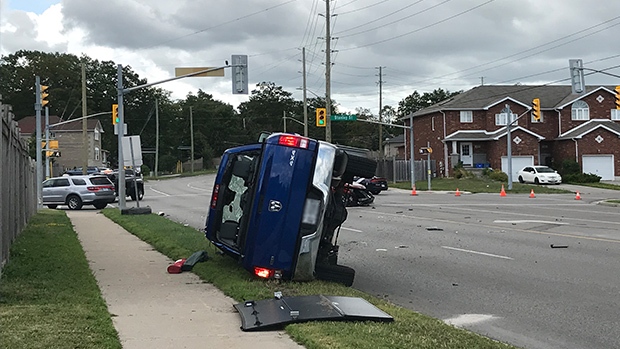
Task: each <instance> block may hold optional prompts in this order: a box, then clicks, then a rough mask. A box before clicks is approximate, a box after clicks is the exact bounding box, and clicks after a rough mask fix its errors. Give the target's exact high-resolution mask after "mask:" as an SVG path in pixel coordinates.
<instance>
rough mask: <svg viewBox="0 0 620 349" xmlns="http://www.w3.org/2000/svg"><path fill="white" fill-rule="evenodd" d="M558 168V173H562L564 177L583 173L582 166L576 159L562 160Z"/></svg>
mask: <svg viewBox="0 0 620 349" xmlns="http://www.w3.org/2000/svg"><path fill="white" fill-rule="evenodd" d="M557 170H558V173H559V174H560V175H562V178H564V176H568V175H571V174H579V173H581V168H580V167H579V164H578V163H577V161H575V160H564V161H562V163H561V164H560V167H559V168H558V169H557ZM581 183H585V182H581Z"/></svg>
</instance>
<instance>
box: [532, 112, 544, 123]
mask: <svg viewBox="0 0 620 349" xmlns="http://www.w3.org/2000/svg"><path fill="white" fill-rule="evenodd" d="M531 116H532V118H531V120H532V123H541V122H543V119H544V118H545V115H544V113H543V112H542V110H541V111H540V119H538V120H536V119H534V113H531Z"/></svg>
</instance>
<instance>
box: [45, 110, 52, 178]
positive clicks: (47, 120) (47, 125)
mask: <svg viewBox="0 0 620 349" xmlns="http://www.w3.org/2000/svg"><path fill="white" fill-rule="evenodd" d="M45 148H46V149H50V108H49V107H48V106H45ZM51 172H52V171H50V157H49V153H48V151H46V152H45V179H48V178H50V177H52V175H51Z"/></svg>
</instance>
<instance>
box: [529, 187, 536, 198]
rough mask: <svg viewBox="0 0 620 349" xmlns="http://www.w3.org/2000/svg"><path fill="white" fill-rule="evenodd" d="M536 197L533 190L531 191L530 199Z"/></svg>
mask: <svg viewBox="0 0 620 349" xmlns="http://www.w3.org/2000/svg"><path fill="white" fill-rule="evenodd" d="M535 197H536V195H535V194H534V189H532V191H531V192H530V199H533V198H535Z"/></svg>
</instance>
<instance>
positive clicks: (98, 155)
mask: <svg viewBox="0 0 620 349" xmlns="http://www.w3.org/2000/svg"><path fill="white" fill-rule="evenodd" d="M100 153H101V151H100V150H99V148H97V147H95V161H99V157H100Z"/></svg>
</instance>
